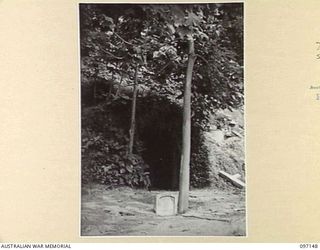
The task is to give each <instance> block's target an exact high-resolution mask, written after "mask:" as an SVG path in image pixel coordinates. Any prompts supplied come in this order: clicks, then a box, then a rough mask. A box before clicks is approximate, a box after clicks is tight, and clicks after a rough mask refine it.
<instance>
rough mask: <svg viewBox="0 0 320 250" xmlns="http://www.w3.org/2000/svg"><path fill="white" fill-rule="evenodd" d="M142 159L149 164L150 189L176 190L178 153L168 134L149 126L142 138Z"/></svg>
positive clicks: (177, 183)
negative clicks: (143, 144) (143, 149)
mask: <svg viewBox="0 0 320 250" xmlns="http://www.w3.org/2000/svg"><path fill="white" fill-rule="evenodd" d="M144 143H145V146H146V148H147V150H145V151H144V156H143V158H144V160H145V161H146V163H147V164H148V165H149V166H150V169H149V170H150V179H151V188H152V189H156V190H158V189H161V190H178V187H179V170H180V159H179V158H180V154H179V150H178V147H177V142H176V141H174V140H173V138H172V136H171V135H170V134H166V133H163V132H159V131H157V130H153V129H152V128H150V130H148V131H147V132H146V137H145V140H144Z"/></svg>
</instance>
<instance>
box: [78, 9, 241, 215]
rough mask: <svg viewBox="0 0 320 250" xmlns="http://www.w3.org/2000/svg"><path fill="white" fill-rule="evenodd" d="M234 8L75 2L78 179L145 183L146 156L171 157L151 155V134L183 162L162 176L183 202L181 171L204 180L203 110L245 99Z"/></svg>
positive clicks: (199, 182) (206, 114)
mask: <svg viewBox="0 0 320 250" xmlns="http://www.w3.org/2000/svg"><path fill="white" fill-rule="evenodd" d="M242 12H243V9H242V4H197V5H194V4H193V5H186V4H179V5H160V4H159V5H126V4H122V5H119V4H118V5H112V4H81V5H80V18H81V29H80V30H81V39H80V41H81V83H82V86H81V87H82V112H83V113H82V120H83V123H82V150H83V152H82V166H83V172H82V173H83V174H82V177H83V180H84V181H88V180H89V179H91V180H95V181H99V182H102V183H105V184H108V185H109V186H111V187H113V186H117V185H129V186H139V187H149V186H150V185H151V186H152V184H153V183H152V182H153V179H155V178H154V177H152V173H150V171H149V170H150V169H153V172H154V173H153V175H155V172H156V171H155V170H154V169H155V167H154V166H148V164H147V160H148V158H149V160H148V161H149V162H148V163H152V164H156V165H158V167H161V166H162V167H163V168H165V165H168V164H169V162H168V161H167V162H166V164H160V163H155V162H154V160H151V159H150V158H157V157H159V155H156V154H155V149H153V151H152V150H151V148H153V147H154V145H155V144H156V143H158V144H159V150H163V151H166V150H165V148H166V147H167V149H169V151H170V150H171V151H172V152H166V154H163V155H162V156H165V157H166V158H167V159H171V160H170V161H171V164H174V165H178V166H179V164H181V165H180V167H175V168H174V167H173V168H171V173H170V174H169V176H171V178H172V180H173V181H172V182H171V184H172V188H175V187H176V184H177V183H175V182H177V181H174V180H179V181H178V182H179V190H180V192H179V194H180V195H179V212H181V213H183V212H184V211H186V209H187V207H188V191H189V186H190V179H189V178H191V184H192V185H193V186H195V187H202V186H205V185H208V183H209V179H208V178H209V174H208V173H209V171H208V165H209V163H208V151H207V149H206V148H205V146H204V145H203V133H202V131H205V130H206V129H207V128H208V121H209V119H210V115H211V114H212V113H213V112H215V111H216V110H218V109H226V108H228V109H233V108H238V107H240V106H241V105H243V50H242V47H243V20H242V17H243V13H242ZM142 110H143V112H142ZM168 114H169V115H175V117H173V116H168ZM99 117H100V118H99ZM99 119H100V120H99ZM150 120H151V121H150ZM92 121H95V122H92ZM150 122H151V124H150ZM148 123H149V125H148ZM152 127H153V128H154V131H153V129H152ZM191 131H192V133H191ZM151 135H153V136H154V140H156V141H154V142H150V139H149V141H148V139H147V138H148V137H149V138H150V136H151ZM164 136H165V138H164ZM162 139H165V140H164V141H162ZM167 139H168V140H167ZM166 140H167V145H166ZM191 142H192V143H191ZM144 147H146V148H144ZM150 150H151V151H150ZM146 152H147V153H146ZM180 154H181V156H180ZM150 155H151V156H153V157H150ZM156 156H157V157H156ZM162 156H160V158H159V160H158V161H161V160H163V157H162ZM190 161H191V163H190ZM190 164H191V169H190ZM169 165H170V164H169ZM148 168H149V170H148ZM168 171H169V170H168ZM179 172H180V173H179ZM150 177H151V178H150Z"/></svg>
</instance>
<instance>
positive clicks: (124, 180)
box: [81, 126, 150, 188]
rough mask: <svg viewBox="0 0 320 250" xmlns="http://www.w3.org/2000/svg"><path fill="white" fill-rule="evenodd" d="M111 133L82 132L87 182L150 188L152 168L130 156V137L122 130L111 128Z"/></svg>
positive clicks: (87, 130)
mask: <svg viewBox="0 0 320 250" xmlns="http://www.w3.org/2000/svg"><path fill="white" fill-rule="evenodd" d="M108 130H109V131H106V132H109V133H102V132H97V131H95V130H93V129H91V128H86V129H82V147H81V151H82V152H81V153H82V175H81V176H82V181H83V183H87V182H98V183H101V184H105V185H107V186H109V187H116V186H131V187H147V188H148V187H149V186H150V179H149V172H148V171H147V170H148V168H149V167H148V165H147V164H145V162H144V161H143V159H142V157H141V156H139V155H137V154H132V155H131V156H128V155H127V145H128V137H127V136H126V134H125V133H124V131H123V130H122V129H121V128H116V127H113V126H110V127H109V128H108ZM106 134H108V136H106Z"/></svg>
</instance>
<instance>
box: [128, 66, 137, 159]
mask: <svg viewBox="0 0 320 250" xmlns="http://www.w3.org/2000/svg"><path fill="white" fill-rule="evenodd" d="M138 67H139V65H138V64H137V66H136V72H135V76H134V85H133V96H132V109H131V123H130V130H129V135H130V139H129V149H128V155H131V154H132V150H133V142H134V131H135V123H136V103H137V93H138V88H137V87H138V86H137V85H138Z"/></svg>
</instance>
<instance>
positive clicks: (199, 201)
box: [81, 184, 246, 236]
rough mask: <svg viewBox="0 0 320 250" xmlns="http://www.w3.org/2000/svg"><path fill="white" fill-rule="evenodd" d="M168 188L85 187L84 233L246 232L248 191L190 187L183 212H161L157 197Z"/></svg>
mask: <svg viewBox="0 0 320 250" xmlns="http://www.w3.org/2000/svg"><path fill="white" fill-rule="evenodd" d="M161 192H165V191H147V190H138V189H130V188H118V189H114V190H106V188H105V187H104V186H102V185H96V184H95V185H86V186H84V187H83V188H82V205H81V235H82V236H245V235H246V214H245V211H246V209H245V193H244V191H240V190H237V189H234V190H217V189H201V190H192V191H190V202H189V210H188V212H187V213H185V214H183V215H176V216H166V217H163V216H158V215H156V214H155V212H154V204H155V197H156V195H157V194H159V193H161Z"/></svg>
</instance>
